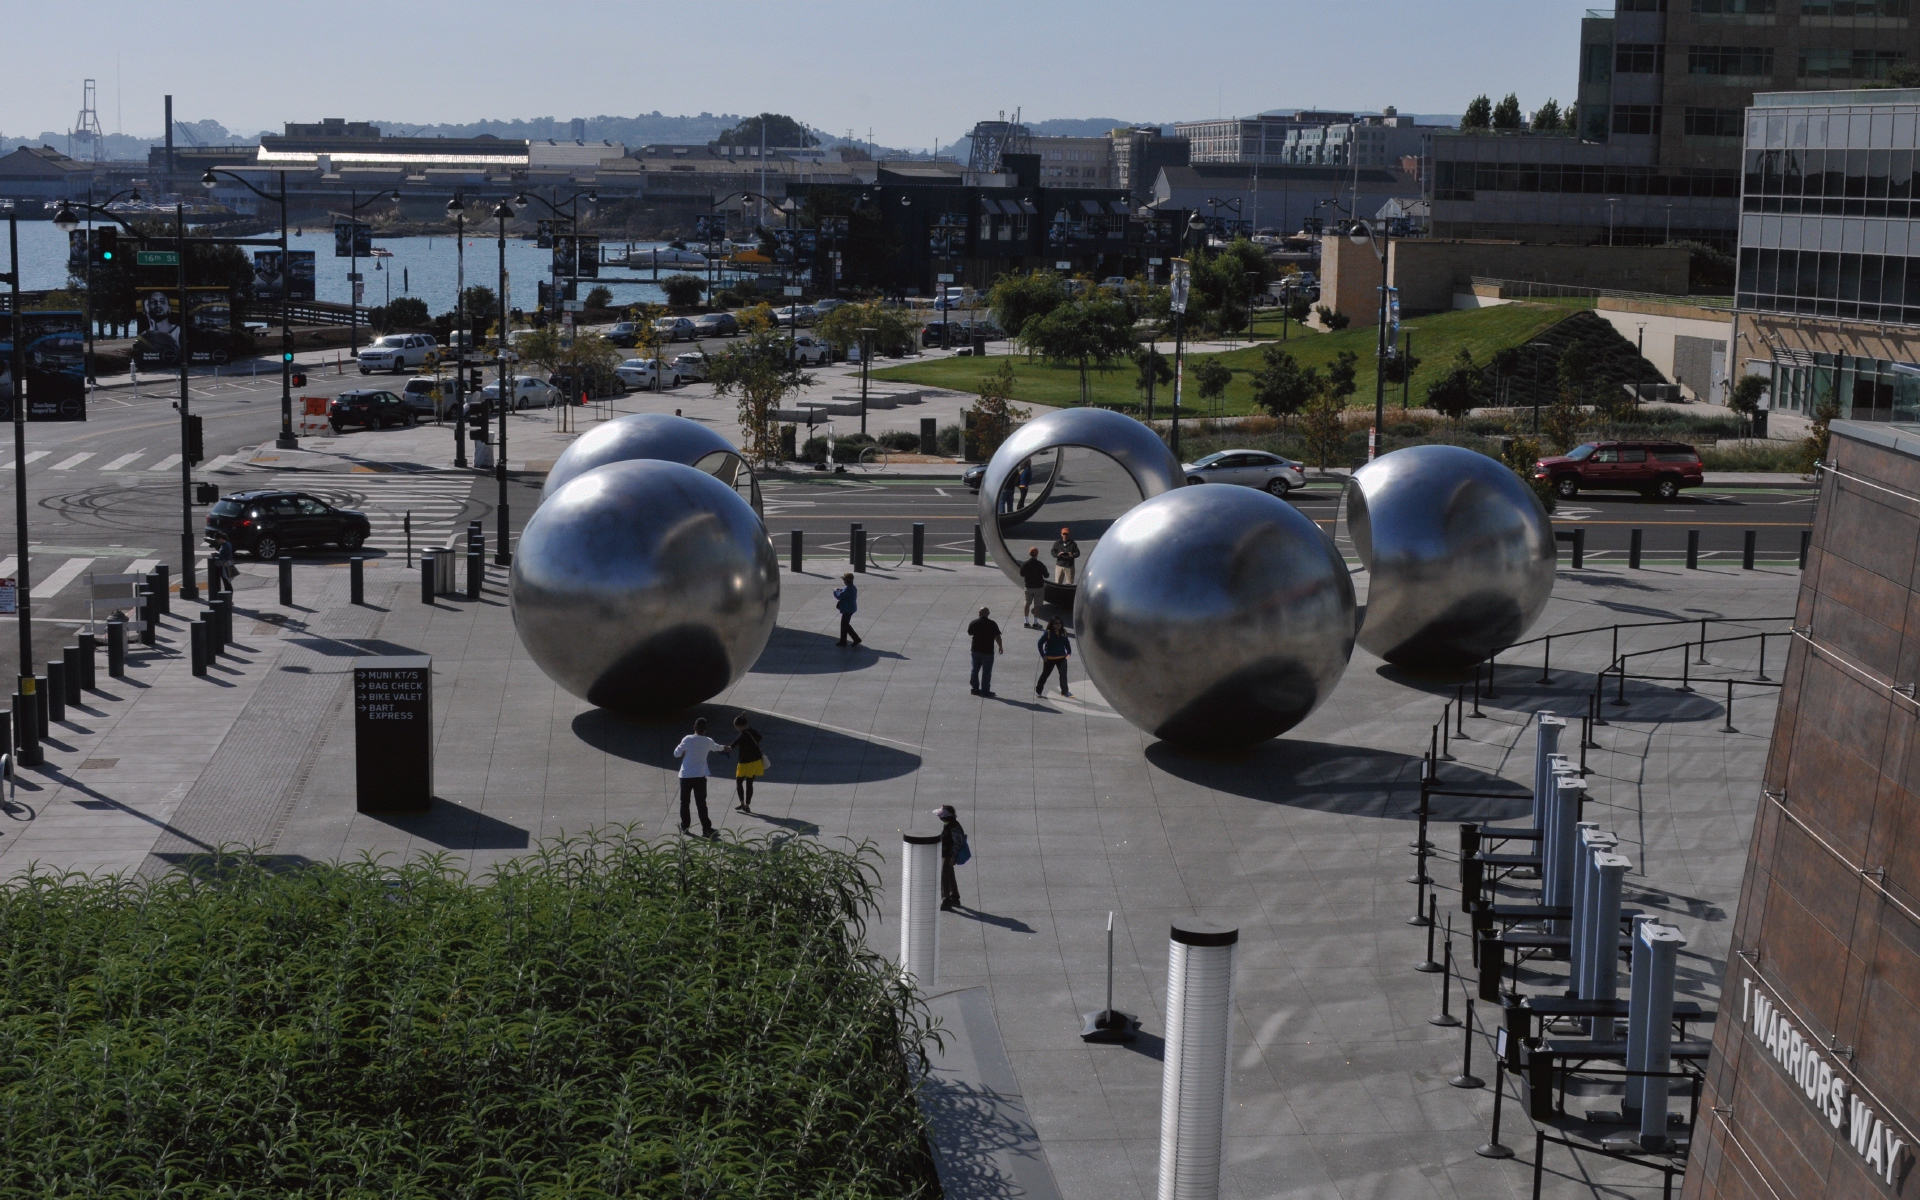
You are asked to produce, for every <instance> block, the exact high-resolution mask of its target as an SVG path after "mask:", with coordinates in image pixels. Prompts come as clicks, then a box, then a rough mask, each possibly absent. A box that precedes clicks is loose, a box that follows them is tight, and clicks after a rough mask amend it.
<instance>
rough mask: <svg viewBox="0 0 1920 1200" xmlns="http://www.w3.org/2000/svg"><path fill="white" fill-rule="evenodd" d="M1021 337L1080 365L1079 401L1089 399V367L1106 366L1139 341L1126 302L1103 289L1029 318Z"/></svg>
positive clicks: (1054, 358)
mask: <svg viewBox="0 0 1920 1200" xmlns="http://www.w3.org/2000/svg"><path fill="white" fill-rule="evenodd" d="M1022 340H1023V341H1025V342H1026V343H1027V345H1028V346H1030V347H1031V348H1032V349H1033V350H1034V351H1035V352H1037V353H1039V354H1040V355H1041V356H1043V357H1045V358H1046V359H1048V360H1049V361H1051V362H1055V363H1073V364H1075V365H1077V366H1078V367H1079V368H1080V403H1082V404H1086V403H1088V402H1089V400H1090V396H1089V392H1088V381H1087V368H1088V367H1089V366H1098V367H1100V369H1102V370H1105V369H1106V366H1107V364H1108V363H1110V362H1112V361H1113V360H1114V359H1116V358H1124V357H1126V356H1127V355H1128V354H1130V353H1131V352H1132V350H1133V348H1134V346H1135V345H1136V344H1137V343H1136V342H1135V341H1134V337H1133V320H1132V318H1131V317H1129V316H1128V315H1127V306H1126V305H1125V304H1123V303H1121V302H1120V301H1119V300H1116V299H1114V298H1113V297H1112V296H1109V295H1107V294H1106V293H1104V292H1094V293H1091V294H1088V295H1085V296H1082V297H1080V298H1079V299H1077V300H1073V301H1070V302H1068V303H1066V304H1062V305H1060V306H1059V307H1058V308H1055V309H1054V310H1053V311H1052V312H1049V313H1047V314H1045V315H1044V316H1041V317H1038V318H1032V319H1029V320H1028V321H1027V322H1026V324H1025V326H1024V332H1023V336H1022Z"/></svg>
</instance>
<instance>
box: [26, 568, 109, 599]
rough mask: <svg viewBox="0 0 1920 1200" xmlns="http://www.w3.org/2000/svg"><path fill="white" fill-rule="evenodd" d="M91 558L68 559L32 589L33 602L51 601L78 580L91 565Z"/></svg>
mask: <svg viewBox="0 0 1920 1200" xmlns="http://www.w3.org/2000/svg"><path fill="white" fill-rule="evenodd" d="M93 562H94V560H93V559H91V558H70V559H68V560H67V561H66V562H65V564H63V565H62V566H61V568H60V569H59V570H57V571H55V572H54V573H53V574H51V575H49V576H47V577H46V578H45V579H43V580H41V581H40V583H39V584H38V585H37V586H35V588H34V589H33V598H34V599H35V600H51V599H52V598H53V597H55V596H58V595H59V594H60V591H61V589H63V588H65V587H66V586H67V585H68V584H70V583H72V582H73V581H74V580H75V579H77V578H79V576H80V573H81V572H82V571H85V570H86V569H87V568H88V567H90V566H92V565H93Z"/></svg>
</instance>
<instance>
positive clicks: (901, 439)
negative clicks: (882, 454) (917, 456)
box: [880, 429, 920, 454]
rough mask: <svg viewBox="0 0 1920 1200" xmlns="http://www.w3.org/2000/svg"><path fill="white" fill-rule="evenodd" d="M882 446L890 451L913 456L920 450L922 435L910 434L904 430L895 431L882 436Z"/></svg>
mask: <svg viewBox="0 0 1920 1200" xmlns="http://www.w3.org/2000/svg"><path fill="white" fill-rule="evenodd" d="M880 444H881V445H882V446H885V447H887V448H888V449H889V450H899V451H901V452H902V453H906V454H911V453H913V452H914V451H916V450H918V449H920V435H919V434H917V433H908V432H907V431H906V430H904V429H895V430H891V431H889V432H887V433H883V434H881V435H880Z"/></svg>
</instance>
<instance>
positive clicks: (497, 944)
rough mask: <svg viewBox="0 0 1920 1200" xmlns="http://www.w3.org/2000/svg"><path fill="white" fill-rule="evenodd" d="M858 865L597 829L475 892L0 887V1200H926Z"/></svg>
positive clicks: (900, 1025) (846, 859)
mask: <svg viewBox="0 0 1920 1200" xmlns="http://www.w3.org/2000/svg"><path fill="white" fill-rule="evenodd" d="M874 861H875V859H874V857H873V856H872V854H871V852H870V851H868V850H865V849H862V850H861V851H859V852H856V853H846V852H841V851H836V850H830V849H826V848H823V847H819V846H816V845H814V844H812V843H809V842H807V841H803V840H798V839H795V840H788V841H785V842H781V843H767V842H761V841H747V842H737V843H729V844H717V843H708V842H704V841H687V840H683V841H678V842H674V843H669V844H662V845H657V846H656V845H649V844H647V843H644V842H641V841H638V840H633V839H631V838H630V837H624V836H623V837H613V838H599V839H588V840H577V841H571V842H564V843H551V844H548V845H545V846H543V847H541V848H540V849H539V850H537V851H536V852H535V853H533V854H532V855H530V856H528V857H525V858H522V859H519V860H515V861H512V862H509V863H506V864H503V865H501V866H500V867H498V868H496V869H495V871H494V872H493V874H492V875H491V876H490V877H489V878H488V879H487V880H485V881H484V882H473V881H472V880H470V879H469V877H467V876H466V875H465V874H463V873H462V872H460V871H459V870H457V869H456V868H455V867H454V866H453V865H452V864H451V863H449V862H446V861H441V860H425V861H419V860H416V861H415V862H413V863H411V864H409V865H406V866H400V867H395V866H392V865H389V864H383V863H375V862H372V861H362V862H358V863H354V864H350V865H343V866H310V867H304V868H300V869H296V870H289V871H284V872H280V873H276V872H275V871H274V870H272V869H270V868H269V867H268V866H267V865H264V864H263V863H261V862H260V861H258V860H255V859H252V858H249V857H243V856H237V855H229V856H220V857H217V858H215V859H213V860H212V861H209V862H206V863H203V864H202V866H201V868H200V869H199V870H198V871H197V872H195V873H192V874H182V873H176V874H172V875H168V876H164V877H161V878H159V879H156V880H143V879H140V878H138V877H108V876H101V877H95V878H88V877H83V876H78V875H69V876H64V877H63V876H56V875H53V874H51V873H48V872H44V871H38V872H34V873H32V874H29V875H26V876H22V877H20V878H17V879H15V880H14V881H12V883H11V885H10V886H9V887H7V888H6V889H4V890H0V960H3V961H4V962H5V963H6V972H7V979H6V987H5V988H4V989H0V1138H4V1141H5V1144H6V1146H7V1153H6V1155H5V1156H4V1157H3V1158H0V1192H4V1193H5V1194H7V1195H17V1196H26V1195H92V1196H110V1195H112V1196H136V1195H149V1196H158V1195H182V1196H184V1195H194V1196H209V1197H211V1196H226V1197H269V1196H271V1197H284V1196H294V1195H306V1196H338V1197H360V1196H375V1195H380V1196H483V1195H486V1196H495V1195H545V1196H559V1195H569V1196H586V1195H594V1196H614V1195H618V1196H631V1197H676V1198H677V1197H683V1196H781V1197H789V1196H792V1197H819V1198H821V1200H826V1198H829V1197H831V1198H833V1200H840V1198H842V1197H862V1198H864V1197H873V1198H876V1200H877V1198H879V1197H897V1196H910V1197H928V1196H933V1195H936V1194H937V1192H938V1188H937V1185H936V1184H935V1182H934V1181H933V1176H932V1172H931V1169H930V1165H929V1163H928V1160H927V1157H926V1153H925V1150H924V1141H923V1123H922V1121H921V1118H920V1116H919V1112H918V1109H917V1107H916V1106H915V1104H914V1100H913V1090H912V1084H911V1081H910V1078H909V1063H908V1060H907V1056H909V1055H914V1054H916V1053H917V1052H918V1048H919V1046H920V1045H921V1043H922V1041H923V1039H924V1038H925V1037H926V1036H927V1029H926V1026H925V1024H924V1021H923V1013H922V1010H920V1009H919V1008H918V1007H917V1006H916V1004H915V1002H914V1001H913V999H912V995H911V992H910V991H908V990H907V989H906V988H905V987H904V986H903V984H902V983H901V981H900V980H899V977H898V976H897V975H896V974H895V973H894V971H893V969H892V968H891V967H889V966H888V965H887V964H886V963H885V962H883V961H882V960H881V959H879V958H878V957H877V956H876V955H875V954H874V953H873V951H872V950H870V949H868V948H867V945H866V942H865V939H864V936H863V923H864V920H865V919H866V917H867V915H868V914H869V913H870V912H871V911H872V909H873V905H874V901H875V895H876V888H877V882H878V881H877V877H876V874H875V870H874V865H873V864H874ZM902 1047H905V1049H904V1051H903V1049H902Z"/></svg>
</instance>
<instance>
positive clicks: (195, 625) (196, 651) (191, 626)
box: [187, 617, 213, 679]
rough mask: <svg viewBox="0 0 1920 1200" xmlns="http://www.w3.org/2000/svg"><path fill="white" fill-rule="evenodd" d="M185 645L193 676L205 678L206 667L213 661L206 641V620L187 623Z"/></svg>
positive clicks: (211, 652) (201, 619)
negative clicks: (191, 664) (186, 644)
mask: <svg viewBox="0 0 1920 1200" xmlns="http://www.w3.org/2000/svg"><path fill="white" fill-rule="evenodd" d="M187 643H188V646H189V649H190V655H191V661H192V663H193V673H194V675H195V676H196V677H197V678H201V679H204V678H206V675H207V665H208V664H209V663H211V662H212V661H213V651H212V649H211V647H210V646H209V644H208V641H207V622H206V618H204V617H202V618H200V619H199V620H197V621H189V622H187Z"/></svg>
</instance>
